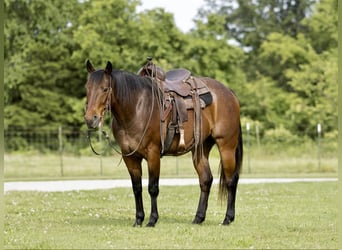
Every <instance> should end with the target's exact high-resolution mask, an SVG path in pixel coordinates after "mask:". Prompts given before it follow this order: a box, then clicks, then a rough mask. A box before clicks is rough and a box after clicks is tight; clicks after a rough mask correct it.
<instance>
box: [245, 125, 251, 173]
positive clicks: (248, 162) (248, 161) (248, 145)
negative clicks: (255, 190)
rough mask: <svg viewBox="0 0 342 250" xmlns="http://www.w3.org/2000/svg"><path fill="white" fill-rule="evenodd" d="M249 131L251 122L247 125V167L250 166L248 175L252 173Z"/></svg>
mask: <svg viewBox="0 0 342 250" xmlns="http://www.w3.org/2000/svg"><path fill="white" fill-rule="evenodd" d="M249 129H250V125H249V122H247V123H246V130H247V148H248V150H247V165H248V173H249V174H250V173H251V166H250V144H249Z"/></svg>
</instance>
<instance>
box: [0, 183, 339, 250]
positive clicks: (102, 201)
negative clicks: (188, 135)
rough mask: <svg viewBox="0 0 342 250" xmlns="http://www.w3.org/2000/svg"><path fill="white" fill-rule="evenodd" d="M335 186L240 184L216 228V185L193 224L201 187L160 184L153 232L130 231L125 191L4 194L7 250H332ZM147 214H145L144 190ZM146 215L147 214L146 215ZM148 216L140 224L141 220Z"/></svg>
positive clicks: (131, 213) (220, 208)
mask: <svg viewBox="0 0 342 250" xmlns="http://www.w3.org/2000/svg"><path fill="white" fill-rule="evenodd" d="M336 195H337V183H330V182H329V183H291V184H258V185H239V187H238V194H237V204H236V213H237V214H236V220H235V222H233V224H231V225H230V226H228V227H225V226H220V225H219V224H220V222H221V221H222V220H223V218H224V213H225V204H222V205H221V203H220V202H219V201H218V198H217V186H213V190H212V193H211V196H210V200H209V207H208V211H207V219H206V221H205V222H204V223H203V224H202V225H192V224H191V221H192V219H193V216H194V213H195V211H196V208H197V202H198V198H199V187H197V186H187V187H161V190H160V195H159V199H158V201H159V214H160V219H159V221H158V223H157V225H156V227H155V228H146V227H142V228H133V227H132V224H133V222H134V218H135V208H134V198H133V194H132V191H131V189H129V188H117V189H112V190H101V191H80V192H57V193H44V192H9V193H7V194H6V195H5V206H6V214H5V233H4V243H5V244H4V246H5V248H8V249H124V248H126V249H137V248H144V249H171V248H182V249H186V248H188V249H227V248H233V249H236V248H255V249H267V248H271V249H280V248H282V249H308V248H310V249H312V248H316V249H317V248H320V249H333V248H337V229H336V220H337V202H336ZM144 203H145V212H146V214H147V215H148V212H149V209H150V202H149V197H148V194H147V190H146V188H145V189H144ZM147 217H148V216H147ZM147 220H148V218H147V219H146V221H145V222H147Z"/></svg>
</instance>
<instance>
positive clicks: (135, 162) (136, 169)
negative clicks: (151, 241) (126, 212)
mask: <svg viewBox="0 0 342 250" xmlns="http://www.w3.org/2000/svg"><path fill="white" fill-rule="evenodd" d="M123 159H124V161H125V163H126V166H127V169H128V172H129V174H130V176H131V181H132V188H133V193H134V199H135V223H134V225H133V226H141V225H142V223H143V221H144V218H145V212H144V206H143V197H142V181H141V176H142V170H141V161H142V159H139V158H133V157H131V158H130V157H123Z"/></svg>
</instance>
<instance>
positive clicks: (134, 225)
mask: <svg viewBox="0 0 342 250" xmlns="http://www.w3.org/2000/svg"><path fill="white" fill-rule="evenodd" d="M141 225H142V221H139V220H137V221H136V222H135V223H134V224H133V227H141Z"/></svg>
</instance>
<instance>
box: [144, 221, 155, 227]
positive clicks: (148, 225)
mask: <svg viewBox="0 0 342 250" xmlns="http://www.w3.org/2000/svg"><path fill="white" fill-rule="evenodd" d="M155 225H156V223H153V222H149V223H147V224H146V227H154V226H155Z"/></svg>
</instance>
